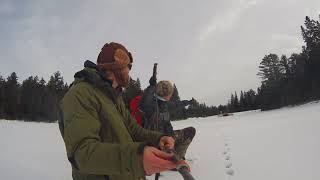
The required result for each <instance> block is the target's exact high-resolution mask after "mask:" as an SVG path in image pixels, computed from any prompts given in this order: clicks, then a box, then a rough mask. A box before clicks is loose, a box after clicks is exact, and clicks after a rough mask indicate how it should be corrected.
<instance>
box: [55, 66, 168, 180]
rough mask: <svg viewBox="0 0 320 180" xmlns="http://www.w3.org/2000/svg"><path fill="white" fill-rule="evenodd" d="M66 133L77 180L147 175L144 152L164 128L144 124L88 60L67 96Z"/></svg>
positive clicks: (126, 179) (118, 179) (128, 179)
mask: <svg viewBox="0 0 320 180" xmlns="http://www.w3.org/2000/svg"><path fill="white" fill-rule="evenodd" d="M62 111H63V113H62V118H63V120H62V122H63V124H62V127H61V133H62V136H63V140H64V142H65V145H66V150H67V156H68V159H69V160H70V162H71V164H72V176H73V179H74V180H106V179H110V180H137V179H145V173H144V169H143V161H142V151H143V147H144V145H145V143H146V142H148V143H152V144H154V145H157V144H158V142H159V139H160V137H161V136H162V134H161V133H158V132H154V131H148V130H145V129H144V128H142V127H140V126H138V125H137V124H136V123H135V120H133V119H132V118H131V116H130V113H129V111H128V110H127V108H126V106H125V104H124V102H123V99H122V97H121V95H120V94H119V93H117V92H116V91H115V90H114V89H113V88H112V87H111V82H109V81H107V80H105V79H104V78H103V77H102V76H101V75H100V74H99V73H98V71H97V69H96V68H95V66H94V63H91V62H86V63H85V68H84V70H82V71H80V72H78V73H76V74H75V81H74V82H73V85H72V86H71V88H70V89H69V91H68V92H67V93H66V95H65V96H64V98H63V101H62Z"/></svg>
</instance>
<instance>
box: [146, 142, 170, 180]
mask: <svg viewBox="0 0 320 180" xmlns="http://www.w3.org/2000/svg"><path fill="white" fill-rule="evenodd" d="M172 156H173V154H169V153H166V152H163V151H160V150H159V149H157V148H154V147H151V146H146V147H144V150H143V168H144V171H145V173H146V175H148V176H149V175H151V174H154V173H159V172H162V171H167V170H169V169H173V168H175V167H176V163H173V162H172V161H171V158H172Z"/></svg>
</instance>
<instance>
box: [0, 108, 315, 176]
mask: <svg viewBox="0 0 320 180" xmlns="http://www.w3.org/2000/svg"><path fill="white" fill-rule="evenodd" d="M319 116H320V103H317V102H312V103H308V104H305V105H301V106H295V107H286V108H282V109H278V110H272V111H265V112H260V111H250V112H241V113H235V114H234V115H233V116H227V117H218V116H213V117H208V118H193V119H188V120H185V121H178V122H173V126H174V128H175V129H180V128H184V127H187V126H194V127H195V128H196V129H197V134H196V137H195V138H194V140H193V142H192V144H191V146H190V147H189V150H188V153H187V156H186V158H187V161H188V162H189V164H190V166H191V168H192V174H193V176H194V177H195V179H196V180H230V179H232V180H301V179H305V180H319V179H320V173H319V169H320V163H319V162H320V155H319V153H320V139H319V138H320V118H319ZM0 144H1V146H0V149H1V153H0V179H1V180H21V179H24V180H38V179H39V180H42V179H46V180H71V179H72V178H71V168H70V165H69V163H68V161H67V158H66V153H65V147H64V143H63V141H62V138H61V136H60V133H59V129H58V125H57V124H55V123H54V124H46V123H32V122H18V121H7V120H0ZM147 178H148V179H149V180H151V179H153V177H147ZM160 179H163V180H179V179H182V177H181V176H180V175H179V174H178V173H177V172H173V171H170V172H165V173H162V175H161V177H160Z"/></svg>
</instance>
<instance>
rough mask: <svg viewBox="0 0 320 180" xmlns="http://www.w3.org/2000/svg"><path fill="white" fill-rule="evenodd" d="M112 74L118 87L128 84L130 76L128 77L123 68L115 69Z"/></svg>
mask: <svg viewBox="0 0 320 180" xmlns="http://www.w3.org/2000/svg"><path fill="white" fill-rule="evenodd" d="M114 75H115V77H116V80H117V83H118V85H119V86H120V87H124V88H126V87H128V86H129V80H130V77H129V74H128V73H126V72H125V71H124V70H118V71H115V72H114Z"/></svg>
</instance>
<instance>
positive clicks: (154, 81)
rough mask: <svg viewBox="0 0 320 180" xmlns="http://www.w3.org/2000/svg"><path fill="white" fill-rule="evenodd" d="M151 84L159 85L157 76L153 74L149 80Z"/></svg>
mask: <svg viewBox="0 0 320 180" xmlns="http://www.w3.org/2000/svg"><path fill="white" fill-rule="evenodd" d="M149 84H150V85H151V86H155V85H157V78H156V77H153V76H152V77H151V78H150V80H149Z"/></svg>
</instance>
